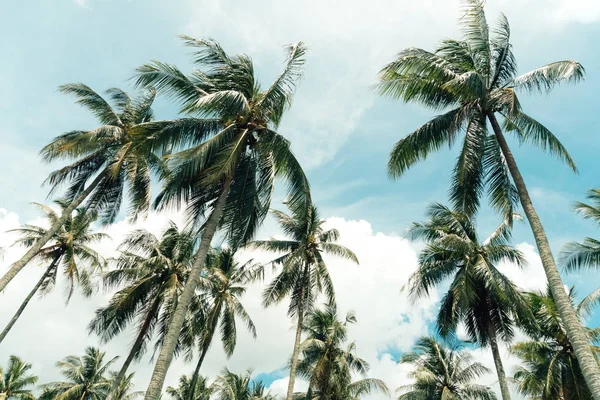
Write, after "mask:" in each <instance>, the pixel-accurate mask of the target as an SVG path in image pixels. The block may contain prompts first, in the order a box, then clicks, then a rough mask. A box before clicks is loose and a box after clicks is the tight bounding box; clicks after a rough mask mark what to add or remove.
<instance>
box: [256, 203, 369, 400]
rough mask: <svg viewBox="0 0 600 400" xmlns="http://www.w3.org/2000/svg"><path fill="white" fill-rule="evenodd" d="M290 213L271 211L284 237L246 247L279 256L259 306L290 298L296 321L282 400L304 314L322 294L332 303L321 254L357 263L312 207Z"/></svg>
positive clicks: (297, 350) (293, 370)
mask: <svg viewBox="0 0 600 400" xmlns="http://www.w3.org/2000/svg"><path fill="white" fill-rule="evenodd" d="M290 210H291V211H292V215H287V214H285V213H283V212H281V211H273V214H274V216H275V217H276V218H277V219H278V222H279V225H280V227H281V229H282V230H283V232H284V233H285V234H286V235H287V236H288V238H286V239H283V240H279V239H275V238H271V239H270V240H257V241H253V242H251V243H250V244H249V247H250V248H254V249H258V250H266V251H271V252H278V253H283V255H280V256H279V257H277V258H276V259H275V260H273V261H271V264H272V265H273V266H274V267H281V271H280V272H279V274H278V275H277V276H276V277H275V278H274V279H273V280H272V281H271V283H270V284H269V285H268V287H267V288H266V289H265V291H264V292H263V305H264V306H265V307H268V306H271V305H273V304H277V303H279V302H281V301H282V300H284V299H286V298H288V297H290V305H289V308H288V315H289V316H290V317H292V318H293V317H295V318H296V320H297V323H296V338H295V341H294V350H293V352H292V358H291V360H290V380H289V384H288V390H287V398H286V400H291V398H292V395H293V393H294V381H295V377H296V368H297V364H298V355H299V353H300V342H301V338H302V327H303V323H304V322H303V321H304V314H305V313H306V312H309V311H310V310H311V309H312V307H313V303H314V300H315V298H316V297H317V296H318V295H319V294H320V293H324V294H325V296H326V298H327V302H328V303H330V304H333V303H334V302H335V293H334V289H333V282H332V281H331V277H330V276H329V272H328V270H327V265H326V264H325V260H324V259H323V254H328V255H332V256H337V257H341V258H344V259H347V260H350V261H352V262H354V263H356V264H358V259H357V258H356V255H355V254H354V253H353V252H352V251H351V250H349V249H348V248H346V247H344V246H342V245H339V244H337V243H335V242H336V241H337V239H338V237H339V232H338V231H337V229H328V230H325V229H324V223H325V221H324V220H322V219H320V218H319V213H318V211H317V208H316V207H315V206H313V205H311V206H310V208H309V209H308V210H306V209H305V208H304V207H295V206H293V205H290Z"/></svg>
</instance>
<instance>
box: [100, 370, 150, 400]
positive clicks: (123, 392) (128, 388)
mask: <svg viewBox="0 0 600 400" xmlns="http://www.w3.org/2000/svg"><path fill="white" fill-rule="evenodd" d="M108 375H109V380H110V381H113V382H114V380H115V379H117V377H118V375H119V373H118V372H115V371H110V372H109V374H108ZM134 375H135V373H134V372H132V373H131V374H128V375H126V376H125V377H124V378H123V379H121V381H120V383H119V386H118V387H117V390H116V392H115V393H114V394H113V396H112V398H113V399H115V400H133V399H136V398H138V397H141V396H143V395H144V392H141V391H134V390H133V389H134V384H133V376H134ZM107 398H108V397H107Z"/></svg>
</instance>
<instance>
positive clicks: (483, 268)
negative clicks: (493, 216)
mask: <svg viewBox="0 0 600 400" xmlns="http://www.w3.org/2000/svg"><path fill="white" fill-rule="evenodd" d="M427 215H428V217H429V220H428V221H427V222H423V223H413V224H412V226H411V227H410V229H409V236H410V237H411V238H412V239H423V240H424V241H425V243H426V245H427V246H426V247H425V249H424V250H423V251H422V252H421V254H420V255H419V266H418V268H417V270H416V271H415V272H414V273H413V274H412V275H411V277H410V280H409V283H408V285H409V288H410V297H411V299H412V300H413V301H414V300H416V299H418V298H420V297H423V296H428V295H429V292H430V291H431V290H432V289H433V288H434V287H436V286H438V285H440V284H442V283H444V282H445V281H446V280H448V279H452V282H451V283H450V287H449V288H448V292H447V293H446V294H445V295H444V297H443V298H442V302H441V305H440V310H439V312H438V316H437V328H438V331H439V333H440V334H441V335H442V336H443V337H448V336H449V335H451V334H454V333H455V332H456V329H457V327H458V325H459V323H461V322H462V323H464V324H465V326H466V329H467V333H468V335H469V338H470V339H471V340H472V341H475V342H477V343H479V344H480V345H481V346H489V347H490V348H491V350H492V354H493V357H494V363H495V365H496V372H497V374H498V381H499V383H500V389H501V392H502V397H503V399H504V400H507V399H510V392H509V389H508V382H507V379H506V374H505V372H504V367H503V365H502V359H501V357H500V350H499V347H498V341H499V339H502V340H504V341H510V340H511V339H512V337H513V333H514V332H513V326H514V323H515V322H518V321H519V320H524V319H531V318H532V315H531V312H530V310H529V308H528V304H527V301H526V300H525V298H524V296H523V295H522V294H521V292H520V291H519V290H518V289H517V287H516V286H515V285H514V284H513V283H512V282H511V281H510V280H509V279H508V278H507V277H506V276H504V274H502V273H501V272H500V271H499V270H498V269H497V265H498V264H499V263H500V262H502V261H508V262H512V263H514V264H516V265H517V266H519V267H522V266H523V265H524V264H525V260H524V256H523V254H522V253H521V252H520V251H519V250H517V249H515V248H514V247H512V246H511V245H510V237H511V230H510V221H509V220H505V221H504V222H503V223H502V224H500V226H499V227H498V228H497V229H496V230H494V232H493V233H492V234H491V235H490V237H489V238H487V239H486V240H485V241H483V242H480V240H479V237H478V235H477V232H476V229H475V221H474V218H473V217H469V216H468V215H467V214H465V213H462V212H457V211H452V210H450V209H449V208H447V207H445V206H443V205H441V204H433V205H431V206H430V207H429V209H428V212H427Z"/></svg>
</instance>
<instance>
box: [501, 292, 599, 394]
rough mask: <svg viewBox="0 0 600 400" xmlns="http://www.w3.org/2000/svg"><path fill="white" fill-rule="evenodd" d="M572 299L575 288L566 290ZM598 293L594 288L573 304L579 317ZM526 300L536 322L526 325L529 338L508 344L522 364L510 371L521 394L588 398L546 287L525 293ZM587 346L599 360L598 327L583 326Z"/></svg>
mask: <svg viewBox="0 0 600 400" xmlns="http://www.w3.org/2000/svg"><path fill="white" fill-rule="evenodd" d="M569 297H570V298H571V301H572V302H573V303H574V302H575V301H574V300H575V291H574V289H573V288H571V289H570V290H569ZM599 297H600V294H599V293H598V292H597V291H595V292H593V293H591V294H590V295H588V296H586V297H585V298H584V299H583V300H582V301H581V302H580V303H579V304H577V306H576V310H577V312H578V314H579V316H580V318H581V319H582V320H583V319H584V318H585V317H587V316H589V313H590V311H591V310H592V308H593V307H594V306H595V305H597V304H598V301H599ZM528 300H529V303H530V306H531V309H532V311H533V313H534V314H535V317H536V318H535V321H536V323H535V324H533V325H532V326H530V327H529V329H528V331H529V332H528V333H529V335H530V336H531V337H532V340H530V341H525V342H520V343H517V344H515V345H514V346H512V351H513V353H514V354H515V355H516V356H517V357H519V358H520V359H521V361H522V364H521V365H520V366H519V367H518V369H517V371H516V372H515V374H514V379H515V381H516V382H517V383H518V389H519V392H521V394H523V395H524V396H528V397H530V398H532V399H533V398H535V399H540V400H561V399H573V400H588V399H592V395H591V392H590V389H589V388H588V386H587V384H586V383H585V379H584V377H583V374H582V372H581V368H580V366H579V362H578V361H577V358H576V357H575V354H574V353H573V346H572V344H571V342H570V341H569V338H568V337H567V333H566V331H565V328H564V326H563V322H562V321H561V319H560V316H559V314H558V310H557V309H556V303H555V302H554V299H553V297H552V293H551V292H550V290H547V291H546V292H545V293H529V294H528ZM587 335H588V339H589V343H590V348H591V349H592V351H593V352H594V354H595V355H596V357H597V358H598V359H599V360H600V357H599V356H600V348H598V347H597V344H598V343H600V328H595V329H587Z"/></svg>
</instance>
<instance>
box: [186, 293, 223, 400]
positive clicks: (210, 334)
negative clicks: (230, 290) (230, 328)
mask: <svg viewBox="0 0 600 400" xmlns="http://www.w3.org/2000/svg"><path fill="white" fill-rule="evenodd" d="M221 304H222V303H219V305H218V307H217V310H216V312H215V313H213V315H212V318H211V321H210V331H209V332H208V335H207V336H206V338H205V339H204V340H203V341H202V354H200V358H199V359H198V363H197V364H196V368H195V369H194V375H192V381H191V382H190V396H189V398H188V400H194V396H195V395H196V382H198V378H199V376H200V368H201V367H202V363H203V362H204V358H205V357H206V354H207V353H208V348H209V347H210V344H211V343H212V339H213V336H214V334H215V330H216V329H217V322H219V315H220V314H221Z"/></svg>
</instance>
